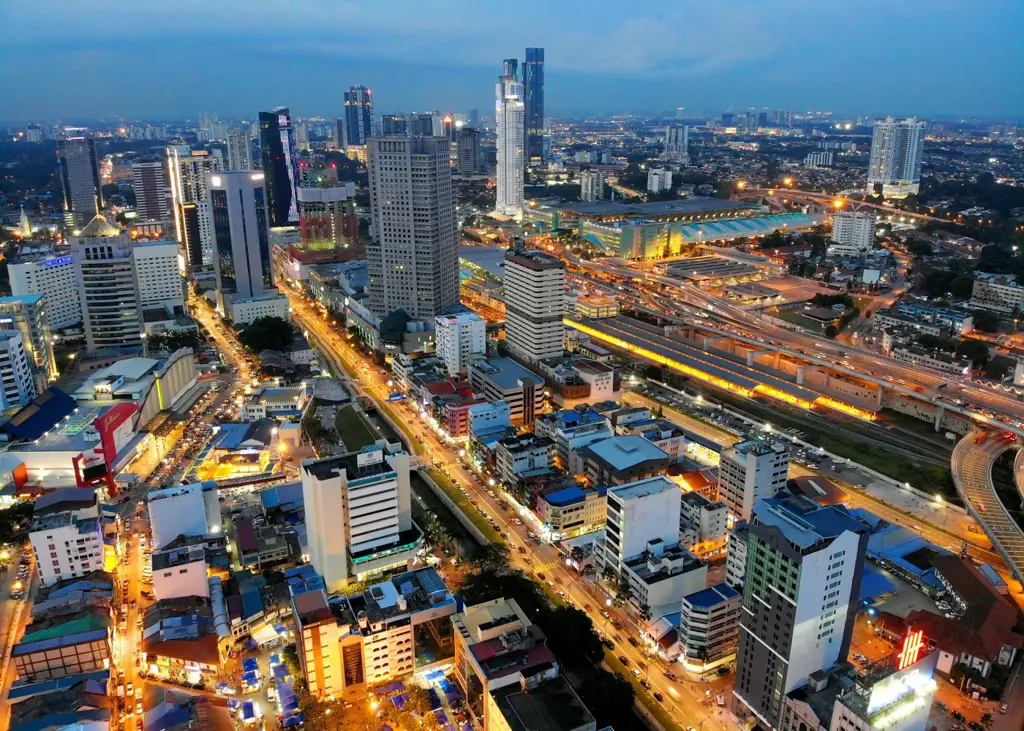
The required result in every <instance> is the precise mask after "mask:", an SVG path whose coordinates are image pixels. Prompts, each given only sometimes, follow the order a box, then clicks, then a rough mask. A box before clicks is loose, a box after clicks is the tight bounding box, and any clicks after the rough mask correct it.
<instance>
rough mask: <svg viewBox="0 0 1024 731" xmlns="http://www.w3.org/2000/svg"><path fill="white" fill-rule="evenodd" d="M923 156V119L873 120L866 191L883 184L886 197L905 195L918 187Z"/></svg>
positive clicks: (887, 118)
mask: <svg viewBox="0 0 1024 731" xmlns="http://www.w3.org/2000/svg"><path fill="white" fill-rule="evenodd" d="M923 157H924V122H919V121H918V120H916V119H914V118H913V117H910V118H908V119H895V118H893V117H886V118H885V119H884V120H882V119H879V120H876V121H875V126H874V131H873V132H872V135H871V157H870V159H869V160H868V186H867V192H868V193H869V194H873V193H874V192H875V189H876V187H877V186H879V185H880V186H882V195H884V196H885V197H887V198H906V197H907V196H908V195H916V194H917V192H918V191H919V190H920V188H921V160H922V158H923Z"/></svg>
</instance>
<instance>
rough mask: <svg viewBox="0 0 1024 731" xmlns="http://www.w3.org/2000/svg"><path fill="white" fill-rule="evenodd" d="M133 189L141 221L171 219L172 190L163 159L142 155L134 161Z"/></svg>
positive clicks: (136, 208)
mask: <svg viewBox="0 0 1024 731" xmlns="http://www.w3.org/2000/svg"><path fill="white" fill-rule="evenodd" d="M132 190H133V191H134V192H135V210H136V211H137V212H138V214H139V221H170V220H171V190H170V184H169V183H168V180H167V168H166V166H165V165H164V162H163V161H162V160H160V159H158V158H155V157H141V158H138V159H137V160H136V161H135V162H133V163H132Z"/></svg>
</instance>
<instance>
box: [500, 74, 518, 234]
mask: <svg viewBox="0 0 1024 731" xmlns="http://www.w3.org/2000/svg"><path fill="white" fill-rule="evenodd" d="M525 115H526V106H525V104H524V102H523V85H522V84H521V83H519V82H518V81H516V77H515V76H502V77H501V78H499V79H498V83H497V85H496V86H495V101H494V120H495V126H496V128H497V131H498V186H497V188H498V196H497V200H496V202H495V206H494V210H495V211H496V212H497V213H500V214H502V215H505V216H515V215H517V214H519V213H521V212H522V210H523V176H524V175H525V165H526V160H525V151H524V145H525V139H524V137H525V128H524V126H523V125H524V124H525Z"/></svg>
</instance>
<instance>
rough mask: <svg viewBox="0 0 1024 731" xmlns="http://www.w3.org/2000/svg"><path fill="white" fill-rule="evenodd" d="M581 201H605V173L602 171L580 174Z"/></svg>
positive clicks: (589, 171) (588, 171)
mask: <svg viewBox="0 0 1024 731" xmlns="http://www.w3.org/2000/svg"><path fill="white" fill-rule="evenodd" d="M580 200H581V201H589V202H593V201H601V200H604V173H603V172H601V171H600V170H586V171H584V172H582V173H580Z"/></svg>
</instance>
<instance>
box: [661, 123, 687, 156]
mask: <svg viewBox="0 0 1024 731" xmlns="http://www.w3.org/2000/svg"><path fill="white" fill-rule="evenodd" d="M689 137H690V128H689V127H687V126H686V125H681V124H671V125H669V126H668V127H666V128H665V157H666V158H671V159H681V158H685V157H687V153H688V150H689V142H690V140H689Z"/></svg>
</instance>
